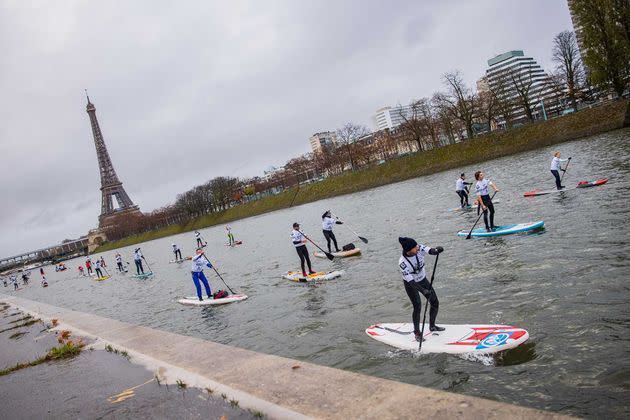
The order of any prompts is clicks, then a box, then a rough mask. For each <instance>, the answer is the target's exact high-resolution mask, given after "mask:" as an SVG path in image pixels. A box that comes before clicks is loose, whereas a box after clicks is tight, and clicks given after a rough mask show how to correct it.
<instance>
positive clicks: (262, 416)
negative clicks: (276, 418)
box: [247, 410, 265, 419]
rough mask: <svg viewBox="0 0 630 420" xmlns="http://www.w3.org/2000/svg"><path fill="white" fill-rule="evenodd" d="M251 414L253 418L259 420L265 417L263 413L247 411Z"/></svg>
mask: <svg viewBox="0 0 630 420" xmlns="http://www.w3.org/2000/svg"><path fill="white" fill-rule="evenodd" d="M247 411H249V412H250V413H252V416H254V417H256V418H257V419H262V418H264V417H265V414H264V413H263V412H262V411H258V410H247Z"/></svg>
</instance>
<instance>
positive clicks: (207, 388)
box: [206, 386, 214, 395]
mask: <svg viewBox="0 0 630 420" xmlns="http://www.w3.org/2000/svg"><path fill="white" fill-rule="evenodd" d="M206 392H207V393H208V394H210V395H212V393H213V392H214V390H213V389H212V388H210V387H209V386H207V387H206Z"/></svg>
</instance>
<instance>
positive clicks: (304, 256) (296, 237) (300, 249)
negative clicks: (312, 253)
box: [291, 222, 315, 277]
mask: <svg viewBox="0 0 630 420" xmlns="http://www.w3.org/2000/svg"><path fill="white" fill-rule="evenodd" d="M291 241H293V246H295V250H296V251H297V254H298V256H299V257H300V265H301V266H302V275H303V276H304V277H306V267H304V261H306V264H307V265H308V273H309V274H315V272H314V271H313V268H312V267H311V259H310V258H309V256H308V249H307V248H306V237H305V236H304V235H303V234H302V232H300V224H299V223H298V222H295V223H293V230H292V231H291Z"/></svg>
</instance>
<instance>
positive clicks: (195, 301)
mask: <svg viewBox="0 0 630 420" xmlns="http://www.w3.org/2000/svg"><path fill="white" fill-rule="evenodd" d="M245 299H247V295H229V296H227V297H224V298H220V299H208V298H206V299H204V300H199V298H198V297H197V296H188V297H185V298H184V299H179V300H178V301H177V302H179V303H181V304H182V305H191V306H209V305H223V304H225V303H232V302H238V301H241V300H245Z"/></svg>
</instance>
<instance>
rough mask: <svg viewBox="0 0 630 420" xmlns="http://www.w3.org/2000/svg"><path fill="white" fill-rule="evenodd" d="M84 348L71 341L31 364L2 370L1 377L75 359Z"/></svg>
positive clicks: (20, 364)
mask: <svg viewBox="0 0 630 420" xmlns="http://www.w3.org/2000/svg"><path fill="white" fill-rule="evenodd" d="M82 348H83V343H82V342H81V341H79V342H77V343H75V342H73V341H71V340H69V341H68V342H67V343H65V344H63V345H61V346H59V347H53V348H52V349H50V350H49V351H48V354H46V355H45V356H42V357H40V358H38V359H35V360H33V361H31V362H27V363H17V364H16V365H15V366H12V367H10V368H6V369H3V370H0V376H5V375H8V374H10V373H13V372H15V371H16V370H20V369H24V368H27V367H31V366H37V365H40V364H42V363H44V362H49V361H51V360H60V359H69V358H71V357H75V356H77V355H78V354H79V353H81V349H82Z"/></svg>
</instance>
